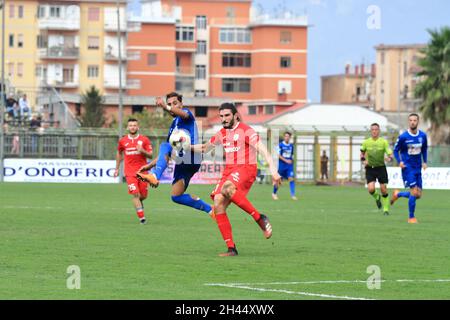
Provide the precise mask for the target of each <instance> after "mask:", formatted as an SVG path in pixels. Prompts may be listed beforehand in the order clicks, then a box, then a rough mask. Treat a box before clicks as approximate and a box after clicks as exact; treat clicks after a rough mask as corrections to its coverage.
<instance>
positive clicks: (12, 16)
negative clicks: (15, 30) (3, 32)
mask: <svg viewBox="0 0 450 320" xmlns="http://www.w3.org/2000/svg"><path fill="white" fill-rule="evenodd" d="M14 8H15V7H14V5H13V4H10V5H9V17H10V18H14Z"/></svg>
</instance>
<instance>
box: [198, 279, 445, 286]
mask: <svg viewBox="0 0 450 320" xmlns="http://www.w3.org/2000/svg"><path fill="white" fill-rule="evenodd" d="M379 282H410V283H414V282H444V283H445V282H450V279H398V280H380V281H379ZM341 283H367V280H319V281H290V282H253V283H241V282H240V283H227V285H233V286H249V285H296V284H341ZM205 285H222V283H207V284H205Z"/></svg>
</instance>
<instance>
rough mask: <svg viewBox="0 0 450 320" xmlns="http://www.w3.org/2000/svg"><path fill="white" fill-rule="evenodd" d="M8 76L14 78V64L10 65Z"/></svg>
mask: <svg viewBox="0 0 450 320" xmlns="http://www.w3.org/2000/svg"><path fill="white" fill-rule="evenodd" d="M8 76H9V77H12V76H14V62H10V63H8Z"/></svg>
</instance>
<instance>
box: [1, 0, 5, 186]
mask: <svg viewBox="0 0 450 320" xmlns="http://www.w3.org/2000/svg"><path fill="white" fill-rule="evenodd" d="M0 10H2V75H1V77H2V79H1V81H2V83H1V102H0V182H3V180H4V172H3V171H4V163H3V158H4V149H5V147H4V146H5V132H3V118H4V116H5V89H6V88H5V0H3V1H2V3H1V4H0Z"/></svg>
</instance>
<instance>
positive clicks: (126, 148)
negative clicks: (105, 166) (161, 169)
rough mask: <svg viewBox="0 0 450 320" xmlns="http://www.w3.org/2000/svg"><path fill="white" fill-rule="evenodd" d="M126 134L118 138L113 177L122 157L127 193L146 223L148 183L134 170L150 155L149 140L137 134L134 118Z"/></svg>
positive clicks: (140, 217)
mask: <svg viewBox="0 0 450 320" xmlns="http://www.w3.org/2000/svg"><path fill="white" fill-rule="evenodd" d="M127 130H128V134H127V135H125V136H123V137H122V138H121V139H120V140H119V145H118V147H117V154H116V170H115V171H114V177H117V176H118V175H119V167H120V163H121V162H122V159H124V163H125V166H124V172H125V178H126V180H127V185H128V193H129V194H131V195H132V196H133V198H132V201H133V204H134V207H135V209H136V214H137V216H138V218H139V220H140V222H141V224H145V223H146V219H145V214H144V205H143V201H144V200H145V199H146V198H147V195H148V185H147V184H146V183H145V182H142V181H140V180H139V179H137V177H136V171H138V170H139V168H141V167H142V166H144V165H146V164H147V158H151V157H152V145H151V142H150V140H149V139H148V138H147V137H145V136H143V135H140V134H139V124H138V120H136V119H129V120H128V125H127Z"/></svg>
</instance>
